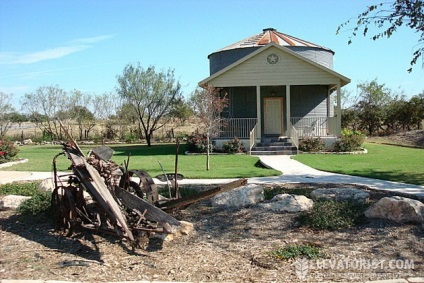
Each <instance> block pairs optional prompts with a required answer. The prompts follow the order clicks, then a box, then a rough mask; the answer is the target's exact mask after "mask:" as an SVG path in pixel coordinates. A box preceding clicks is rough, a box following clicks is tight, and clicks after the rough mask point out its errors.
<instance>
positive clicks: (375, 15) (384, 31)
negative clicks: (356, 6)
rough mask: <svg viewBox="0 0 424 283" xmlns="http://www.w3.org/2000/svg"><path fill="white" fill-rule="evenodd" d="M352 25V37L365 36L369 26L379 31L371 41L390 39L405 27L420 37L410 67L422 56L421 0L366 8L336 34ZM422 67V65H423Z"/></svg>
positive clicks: (423, 8) (423, 3)
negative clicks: (399, 29)
mask: <svg viewBox="0 0 424 283" xmlns="http://www.w3.org/2000/svg"><path fill="white" fill-rule="evenodd" d="M352 22H354V23H353V25H354V28H353V32H352V36H351V37H350V38H349V42H348V43H349V44H350V43H352V37H355V36H356V35H358V34H363V35H364V36H367V35H368V34H369V33H370V26H376V27H377V28H378V29H379V31H378V32H377V33H374V34H373V35H372V36H371V39H372V40H377V39H380V38H390V37H391V36H392V35H393V33H394V32H396V30H397V29H398V28H400V27H402V26H406V27H408V28H410V29H412V30H413V31H415V32H416V33H418V34H419V35H420V38H419V40H418V44H417V45H416V47H415V50H414V52H413V54H412V59H411V62H410V65H411V67H410V68H409V69H408V72H411V71H412V66H413V65H414V64H416V63H417V60H418V58H420V57H422V56H424V1H423V0H394V1H387V2H383V3H380V4H375V5H371V6H368V7H367V8H366V9H365V11H364V12H362V13H360V14H359V15H358V16H357V18H356V19H355V20H348V21H346V22H344V23H343V24H341V25H340V26H339V27H338V29H337V33H339V32H340V31H341V30H342V29H344V28H345V27H347V26H349V25H351V24H352ZM423 65H424V63H423Z"/></svg>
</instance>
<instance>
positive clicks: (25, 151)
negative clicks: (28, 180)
mask: <svg viewBox="0 0 424 283" xmlns="http://www.w3.org/2000/svg"><path fill="white" fill-rule="evenodd" d="M111 147H112V148H113V149H114V150H115V154H114V156H113V158H112V159H113V161H115V162H116V163H118V164H123V163H124V160H127V157H128V154H129V153H130V154H131V157H130V166H129V167H130V169H142V170H146V171H147V172H148V173H149V174H150V175H151V176H157V175H158V174H162V170H161V168H160V165H159V163H158V162H160V163H161V164H162V166H163V167H164V169H165V171H166V172H167V173H171V172H174V164H175V152H176V148H175V145H174V144H155V145H153V146H152V147H150V148H149V147H147V146H146V145H112V146H111ZM91 148H92V146H81V149H82V151H83V152H84V153H87V152H88V151H89V150H90V149H91ZM19 149H20V152H19V155H18V157H20V158H27V159H28V162H27V163H23V164H18V165H14V166H11V167H6V168H4V169H2V170H8V171H13V170H16V171H42V172H49V171H52V160H53V157H54V156H55V155H56V154H57V153H60V152H61V146H53V145H52V146H48V145H44V146H41V145H40V146H23V147H20V148H19ZM179 152H180V155H179V162H178V168H179V170H178V172H179V173H180V174H182V175H184V177H186V178H190V179H195V178H208V179H215V178H248V177H266V176H276V175H280V174H281V172H280V171H276V170H273V169H267V168H263V167H261V166H258V161H259V158H258V157H253V156H249V155H211V160H210V167H211V170H209V171H206V169H205V168H206V156H205V155H185V154H184V152H185V145H181V146H180V150H179ZM69 165H70V162H69V160H67V159H66V157H64V156H60V157H59V158H58V160H57V166H58V170H60V171H63V170H66V169H67V168H68V167H69Z"/></svg>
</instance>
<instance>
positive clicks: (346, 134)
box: [334, 129, 365, 152]
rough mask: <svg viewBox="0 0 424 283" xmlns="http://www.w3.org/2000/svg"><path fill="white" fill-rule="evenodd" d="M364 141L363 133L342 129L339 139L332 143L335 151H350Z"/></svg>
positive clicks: (357, 148) (356, 148) (359, 146)
mask: <svg viewBox="0 0 424 283" xmlns="http://www.w3.org/2000/svg"><path fill="white" fill-rule="evenodd" d="M364 141H365V135H364V134H362V133H361V132H359V131H351V130H349V129H343V130H342V135H341V137H340V139H339V140H338V141H337V142H336V144H335V145H334V149H335V151H338V152H351V151H355V150H359V149H360V148H361V146H362V144H363V143H364Z"/></svg>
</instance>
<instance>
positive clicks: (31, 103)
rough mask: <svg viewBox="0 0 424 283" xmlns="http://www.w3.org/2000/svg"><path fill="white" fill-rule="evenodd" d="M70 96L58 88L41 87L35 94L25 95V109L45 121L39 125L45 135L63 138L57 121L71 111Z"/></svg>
mask: <svg viewBox="0 0 424 283" xmlns="http://www.w3.org/2000/svg"><path fill="white" fill-rule="evenodd" d="M69 101H70V99H69V96H68V93H67V92H66V91H64V90H63V89H61V88H59V87H58V86H47V87H39V88H38V89H37V90H36V91H35V92H33V93H27V94H25V97H24V99H23V102H22V106H23V108H24V109H25V110H26V111H27V113H28V114H29V115H30V116H31V115H35V114H37V115H38V114H39V115H41V116H42V117H44V118H45V119H39V120H38V121H37V125H38V126H39V127H40V129H41V130H42V131H43V133H45V134H47V135H49V136H51V137H52V138H59V139H61V138H62V132H61V128H60V126H59V123H58V121H57V119H56V118H57V116H58V114H62V115H64V114H65V113H67V111H68V110H69V105H70V104H69Z"/></svg>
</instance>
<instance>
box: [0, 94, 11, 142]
mask: <svg viewBox="0 0 424 283" xmlns="http://www.w3.org/2000/svg"><path fill="white" fill-rule="evenodd" d="M11 100H12V95H11V94H6V93H4V92H2V91H0V139H2V138H3V137H4V136H5V135H6V133H7V131H9V129H10V128H11V127H12V120H11V116H10V113H11V112H12V111H13V107H12V105H11V104H10V101H11Z"/></svg>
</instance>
